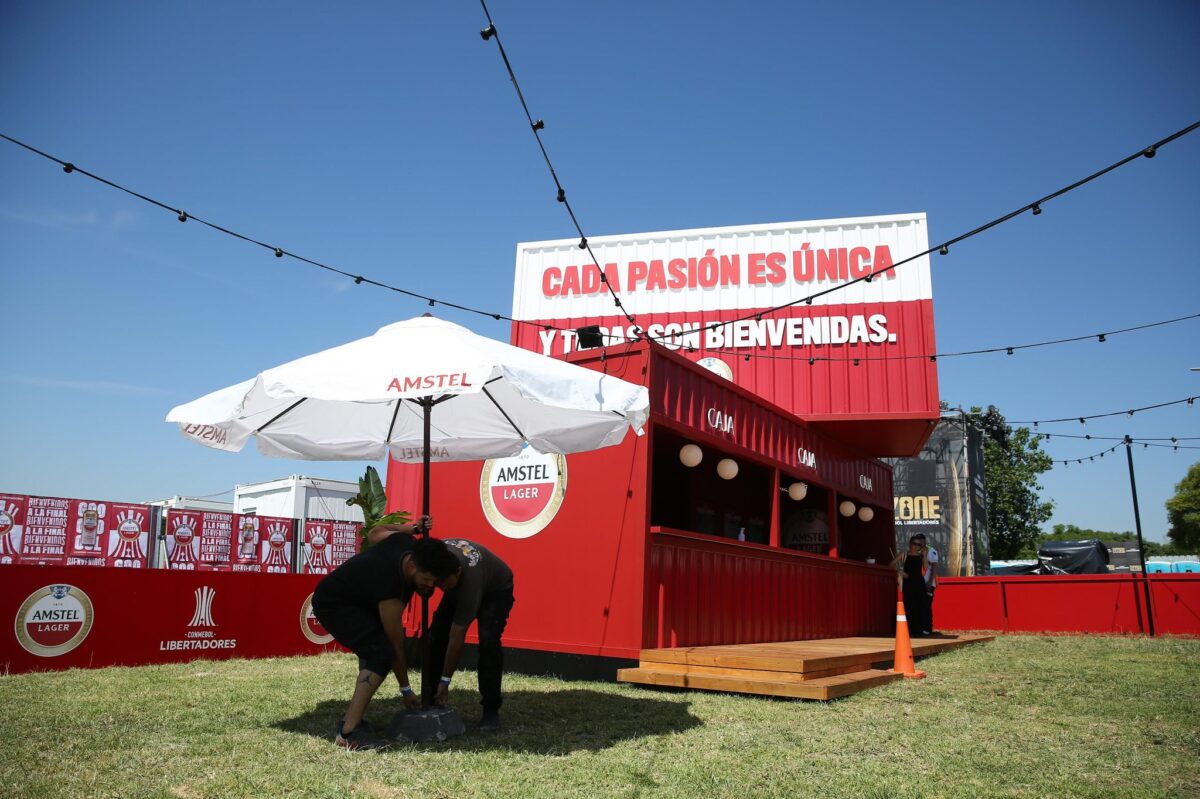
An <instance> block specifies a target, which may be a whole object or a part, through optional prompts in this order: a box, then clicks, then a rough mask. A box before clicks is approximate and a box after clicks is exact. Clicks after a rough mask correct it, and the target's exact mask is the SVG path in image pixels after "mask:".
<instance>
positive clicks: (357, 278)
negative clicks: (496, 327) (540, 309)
mask: <svg viewBox="0 0 1200 799" xmlns="http://www.w3.org/2000/svg"><path fill="white" fill-rule="evenodd" d="M0 139H4V140H5V141H8V142H11V143H12V144H15V145H17V146H18V147H22V148H24V149H25V150H28V151H29V152H31V153H34V154H35V155H39V156H41V157H42V158H45V159H47V160H49V161H53V162H54V163H56V164H58V165H59V166H61V167H62V169H63V172H66V173H67V174H76V173H78V174H80V175H83V176H84V177H88V178H91V179H92V180H94V181H96V182H98V183H103V184H104V185H105V186H108V187H110V188H114V189H117V190H118V191H122V192H125V193H126V194H128V195H130V196H132V197H136V198H137V199H139V200H142V201H143V202H146V203H149V204H150V205H153V206H156V207H158V208H161V209H163V210H165V211H169V212H170V213H172V214H174V215H175V217H176V218H177V219H178V220H179V221H180V222H198V223H199V224H201V225H204V226H206V227H208V228H210V229H212V230H215V231H217V232H219V233H224V234H225V235H227V236H232V237H234V238H236V239H241V240H242V241H245V242H247V243H249V244H254V245H257V246H259V247H262V248H263V249H265V250H267V251H269V252H271V253H273V254H274V255H275V257H276V258H284V257H287V258H292V259H295V260H297V261H300V262H302V263H305V264H308V265H310V266H315V267H318V268H320V269H324V270H325V271H327V272H333V273H334V274H337V275H341V276H342V277H347V278H350V279H351V280H353V281H354V283H355V285H361V284H364V283H365V284H367V285H370V286H375V287H376V288H381V289H386V290H388V291H393V292H396V293H397V294H402V295H404V296H406V297H411V298H413V299H416V300H421V301H423V302H425V303H427V304H428V305H429V307H431V308H432V307H435V306H437V305H444V306H445V307H447V308H453V309H455V310H458V311H466V312H467V313H473V314H477V315H479V316H487V317H490V318H491V319H494V320H496V321H500V320H502V319H503V320H506V321H509V322H515V323H517V324H521V325H527V326H529V327H536V328H539V329H541V330H557V331H559V332H564V333H566V332H569V333H574V332H575V330H574V328H562V327H556V326H555V325H551V324H549V323H546V322H530V321H526V320H523V319H514V318H513V317H511V316H508V315H507V314H502V313H496V312H494V311H485V310H481V309H479V308H473V307H471V306H469V305H463V304H461V303H457V302H453V301H450V300H443V299H440V298H438V297H433V296H430V295H426V294H421V293H420V292H416V291H411V290H409V289H406V288H402V287H400V286H394V285H391V284H388V283H384V282H383V281H381V280H375V279H373V278H370V277H367V276H365V275H356V274H354V273H353V272H347V271H345V270H344V269H339V268H338V267H336V266H331V265H329V264H327V263H322V262H321V261H317V260H314V259H312V258H307V257H305V256H303V255H300V254H299V253H296V252H292V251H291V250H288V249H285V248H283V247H279V246H276V245H273V244H268V243H267V242H265V241H260V240H259V239H256V238H254V237H253V236H249V235H247V234H245V233H239V232H238V231H236V230H233V229H231V228H228V227H225V226H223V225H219V224H217V223H216V222H210V221H209V220H207V219H204V218H202V217H198V216H196V215H194V214H191V213H188V212H187V211H184V210H182V209H180V208H177V207H175V206H173V205H171V204H169V203H166V202H163V201H162V200H157V199H155V198H153V197H150V196H148V195H146V194H143V193H141V192H139V191H135V190H134V189H131V188H128V187H127V186H123V185H121V184H120V183H117V182H116V181H114V180H109V179H108V178H105V177H102V176H100V175H97V174H96V173H94V172H91V171H89V170H87V169H84V168H83V167H81V166H78V165H77V164H74V163H71V162H70V161H64V160H63V159H61V158H59V157H57V156H54V155H51V154H49V153H47V152H44V151H42V150H39V149H38V148H37V147H34V146H33V145H31V144H26V143H25V142H23V141H20V140H19V139H14V138H13V137H12V136H9V135H7V134H4V133H0Z"/></svg>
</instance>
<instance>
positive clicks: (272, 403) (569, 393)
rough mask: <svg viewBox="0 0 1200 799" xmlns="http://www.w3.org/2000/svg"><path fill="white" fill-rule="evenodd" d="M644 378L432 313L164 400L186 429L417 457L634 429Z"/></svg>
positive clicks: (549, 449)
mask: <svg viewBox="0 0 1200 799" xmlns="http://www.w3.org/2000/svg"><path fill="white" fill-rule="evenodd" d="M649 406H650V401H649V394H648V393H647V391H646V389H645V387H643V386H637V385H634V384H632V383H628V382H626V381H624V380H621V379H619V378H616V377H613V376H611V375H607V374H604V373H602V372H597V371H593V370H591V369H584V368H583V367H580V366H575V365H574V364H570V363H566V362H565V361H558V360H554V359H552V358H547V357H545V356H542V355H538V354H536V353H533V352H529V351H528V350H522V349H518V348H517V347H512V346H509V345H508V344H502V343H500V342H498V341H495V340H493V339H489V338H485V337H483V336H479V335H476V334H475V333H472V332H471V331H470V330H467V329H466V328H464V327H460V326H459V325H455V324H452V323H450V322H445V321H442V320H440V319H435V318H433V317H430V316H423V317H418V318H416V319H409V320H407V321H404V322H397V323H395V324H391V325H388V326H387V327H383V328H380V329H379V330H378V331H377V332H376V333H375V334H374V335H372V336H368V337H367V338H363V339H358V340H357V341H352V342H350V343H349V344H343V345H341V346H339V347H334V348H332V349H328V350H324V351H322V352H318V353H315V354H313V355H308V356H305V357H303V358H300V359H298V360H295V361H292V362H290V363H286V364H283V365H282V366H277V367H275V368H273V369H268V370H266V371H264V372H261V373H259V374H258V376H257V377H254V378H251V379H250V380H246V381H245V382H242V383H238V384H237V385H234V386H230V387H228V388H224V389H221V390H220V391H214V392H213V393H211V394H208V395H206V396H203V397H201V398H200V399H197V400H194V401H192V402H189V403H187V404H186V405H179V406H177V407H175V408H172V409H171V412H170V413H168V414H167V421H168V422H176V423H178V424H179V430H180V432H181V433H182V434H183V436H184V437H185V438H188V439H190V440H192V441H195V442H196V443H198V444H203V445H205V446H208V447H213V448H215V449H224V450H229V451H232V452H237V451H240V450H241V449H242V447H244V446H245V444H246V442H247V440H249V438H250V437H251V436H254V438H255V439H256V441H257V444H258V449H259V451H260V452H261V453H263V454H264V455H268V456H271V457H277V458H298V459H303V460H379V459H381V458H383V456H384V455H385V454H387V453H390V454H391V456H392V457H393V458H394V459H396V460H399V461H406V462H418V461H419V462H423V463H424V480H423V482H424V493H423V501H424V510H423V512H424V513H429V512H430V510H429V463H430V461H463V460H483V459H486V458H500V457H506V456H509V455H516V454H517V453H519V452H520V451H521V450H522V449H523V448H524V446H525V445H526V444H528V445H530V446H532V447H533V448H534V449H535V450H537V451H538V452H543V453H563V454H565V453H570V452H585V451H588V450H593V449H600V448H601V447H607V446H611V445H613V444H618V443H620V442H621V441H622V440H623V439H624V437H625V434H626V432H627V431H628V428H630V427H632V428H633V429H634V430H636V431H637V433H638V434H639V435H640V434H641V428H642V426H643V425H644V424H645V422H646V418H647V416H648V415H649Z"/></svg>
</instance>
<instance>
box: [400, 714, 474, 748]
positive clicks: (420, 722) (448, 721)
mask: <svg viewBox="0 0 1200 799" xmlns="http://www.w3.org/2000/svg"><path fill="white" fill-rule="evenodd" d="M466 731H467V727H466V725H465V724H463V721H462V719H460V718H459V717H458V714H457V713H455V712H454V711H453V710H452V709H451V708H448V707H430V708H425V709H424V710H409V711H407V712H405V711H403V710H402V711H400V712H399V713H397V714H396V715H395V716H393V717H392V722H391V724H389V725H388V736H389V737H391V738H396V739H399V740H404V741H409V742H411V743H431V742H437V741H444V740H446V739H447V738H453V737H454V736H456V735H462V734H463V733H464V732H466Z"/></svg>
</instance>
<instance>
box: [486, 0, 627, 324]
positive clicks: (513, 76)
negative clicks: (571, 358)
mask: <svg viewBox="0 0 1200 799" xmlns="http://www.w3.org/2000/svg"><path fill="white" fill-rule="evenodd" d="M479 5H481V6H482V7H483V15H484V16H485V17H486V18H487V22H488V24H487V27H486V28H484V29H483V30H481V31H479V35H480V36H481V37H483V40H484V41H485V42H486V41H490V40H492V39H495V40H496V49H498V50H499V51H500V58H501V59H503V61H504V69H505V70H506V71H507V72H508V79H509V80H510V81H512V85H513V88H514V89H516V91H517V99H518V100H520V101H521V108H522V109H523V110H524V111H525V119H526V120H527V121H528V122H529V129H530V131H532V132H533V138H534V139H536V140H537V145H538V149H539V150H541V151H542V158H543V159H544V160H545V161H546V168H547V169H549V170H550V178H551V179H552V180H553V181H554V188H555V189H556V190H557V191H558V194H557V195H556V199H557V200H558V202H560V203H562V204H563V207H565V208H566V209H567V214H568V215H569V216H570V217H571V224H573V225H574V226H575V232H576V233H578V234H579V249H581V250H587V254H588V257H589V258H591V259H592V264H593V265H595V267H596V271H597V273H598V274H599V275H600V282H601V283H603V284H604V286H605V288H607V289H608V293H609V296H611V297H612V300H613V302H614V303H615V304H616V306H617V308H619V309H620V311H621V313H622V314H623V315H624V316H625V319H626V320H627V321H628V322H629V324H630V325H632V326H633V328H634V329H635V330H637V331H638V334H639V336H640V335H642V334H643V333H644V331H643V330H642V328H641V326H640V325H638V322H637V320H636V319H634V317H633V314H631V313H630V312H629V311H628V310H627V309H626V308H625V306H624V304H622V302H621V298H620V297H618V296H617V292H616V290H615V289H614V288H613V287H612V284H611V283H610V282H609V280H608V276H607V275H606V274H605V273H604V270H603V269H601V268H600V261H599V260H598V259H597V258H596V254H595V253H594V252H592V245H591V244H589V243H588V238H587V236H586V235H584V232H583V227H582V226H581V225H580V224H579V218H578V217H577V216H576V215H575V209H574V208H572V207H571V201H570V200H569V199H568V198H567V190H566V189H565V188H563V185H562V181H560V180H559V178H558V172H557V171H556V170H555V169H554V164H553V163H551V161H550V153H549V152H547V150H546V145H545V143H544V142H543V141H542V131H543V130H545V129H546V122H545V120H543V119H540V118H539V119H536V120H535V119H534V118H533V114H532V113H530V111H529V103H527V102H526V101H525V93H524V92H522V91H521V84H520V82H519V81H518V80H517V73H516V72H515V71H514V70H513V67H512V62H511V61H509V59H508V51H506V50H505V49H504V43H503V42H502V41H500V32H499V31H498V30H497V29H496V23H495V22H494V21H493V20H492V13H491V12H490V11H489V10H488V7H487V2H485V0H479Z"/></svg>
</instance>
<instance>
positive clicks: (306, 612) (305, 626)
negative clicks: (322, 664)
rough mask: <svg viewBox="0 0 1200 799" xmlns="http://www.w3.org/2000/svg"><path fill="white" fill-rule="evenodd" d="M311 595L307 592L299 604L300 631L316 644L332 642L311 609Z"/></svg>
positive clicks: (331, 637)
mask: <svg viewBox="0 0 1200 799" xmlns="http://www.w3.org/2000/svg"><path fill="white" fill-rule="evenodd" d="M312 601H313V595H312V594H309V595H308V596H306V597H305V598H304V603H303V604H302V605H301V606H300V632H302V633H304V637H305V638H307V639H308V640H310V641H312V642H313V643H314V644H317V645H318V646H324V645H325V644H332V643H333V636H332V635H330V634H329V632H328V631H327V630H326V629H325V627H324V625H322V624H321V620H320V619H318V618H317V616H316V614H315V613H313V609H312Z"/></svg>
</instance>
